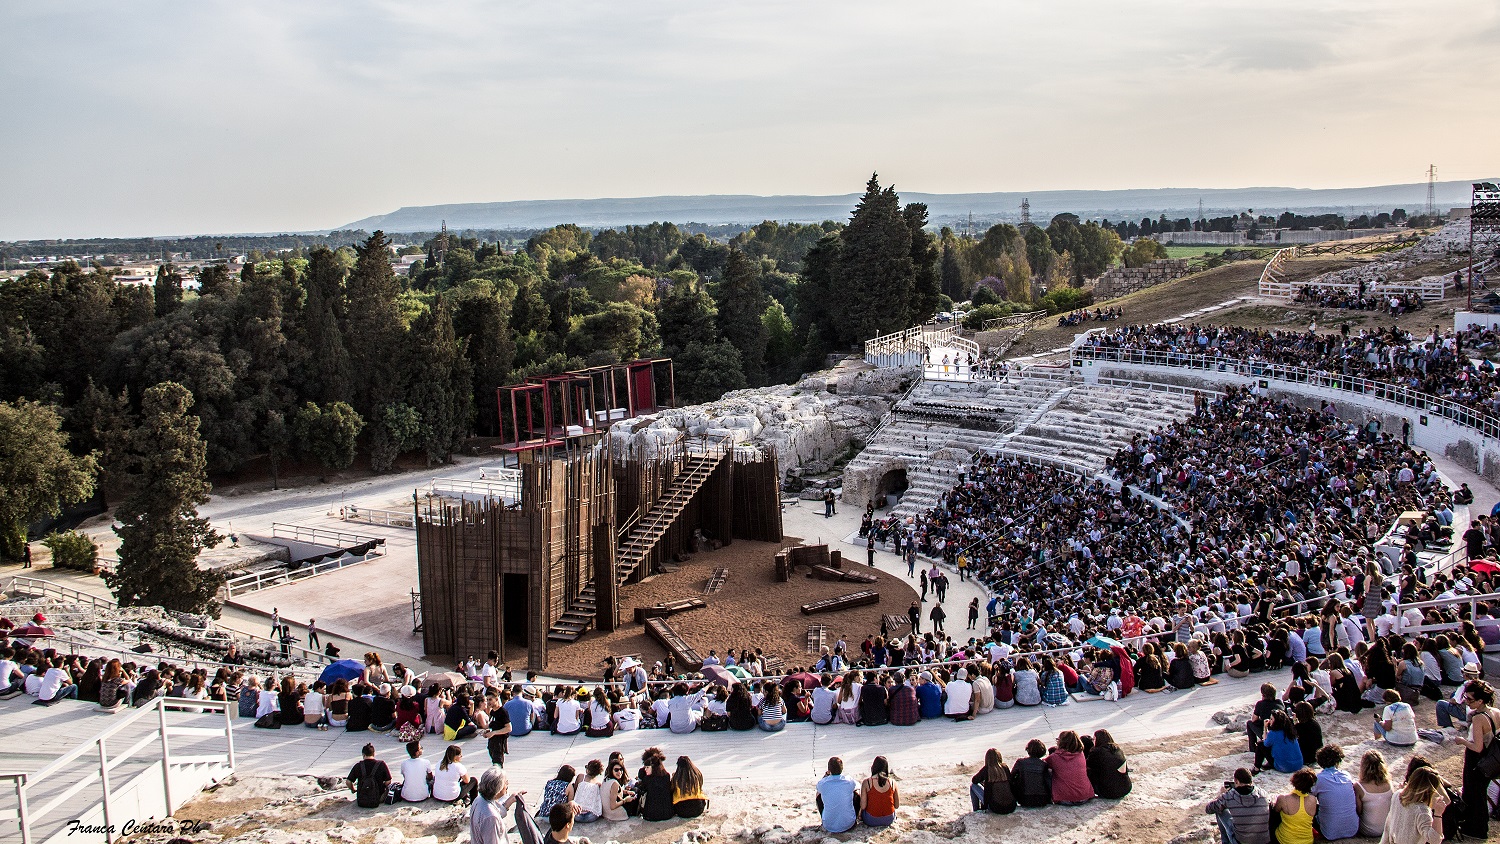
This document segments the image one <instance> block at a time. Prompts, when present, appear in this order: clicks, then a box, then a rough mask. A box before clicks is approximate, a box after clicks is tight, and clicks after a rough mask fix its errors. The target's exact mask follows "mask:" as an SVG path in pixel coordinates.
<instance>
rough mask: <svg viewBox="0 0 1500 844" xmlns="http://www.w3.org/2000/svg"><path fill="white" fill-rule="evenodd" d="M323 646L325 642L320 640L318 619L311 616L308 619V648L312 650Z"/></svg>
mask: <svg viewBox="0 0 1500 844" xmlns="http://www.w3.org/2000/svg"><path fill="white" fill-rule="evenodd" d="M322 646H323V643H322V642H320V641H318V620H317V619H316V618H309V619H308V620H307V649H308V650H310V651H311V650H317V649H318V648H321V647H322Z"/></svg>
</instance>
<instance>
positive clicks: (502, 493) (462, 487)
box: [426, 469, 521, 503]
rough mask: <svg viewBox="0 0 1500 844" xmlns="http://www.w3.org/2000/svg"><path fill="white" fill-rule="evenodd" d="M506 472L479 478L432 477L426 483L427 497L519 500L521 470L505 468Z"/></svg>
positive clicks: (513, 501) (512, 501)
mask: <svg viewBox="0 0 1500 844" xmlns="http://www.w3.org/2000/svg"><path fill="white" fill-rule="evenodd" d="M504 472H505V473H506V474H504V475H500V476H497V477H495V478H489V477H485V478H483V479H481V480H474V479H472V478H434V479H433V481H432V483H430V484H428V485H427V493H426V494H427V497H429V498H468V497H478V498H498V499H500V500H502V501H505V502H507V503H515V502H517V501H520V500H521V470H520V469H506V470H504Z"/></svg>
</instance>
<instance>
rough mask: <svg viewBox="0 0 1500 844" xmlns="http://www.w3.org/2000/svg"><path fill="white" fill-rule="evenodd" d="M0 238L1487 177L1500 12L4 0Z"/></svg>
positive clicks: (962, 1) (990, 4) (1418, 7)
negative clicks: (509, 213) (471, 207)
mask: <svg viewBox="0 0 1500 844" xmlns="http://www.w3.org/2000/svg"><path fill="white" fill-rule="evenodd" d="M0 32H3V33H5V36H4V38H3V43H4V49H3V50H0V79H3V80H4V84H3V85H0V110H3V113H4V114H5V115H6V118H7V119H6V120H5V121H4V124H3V128H0V239H7V240H8V239H21V238H54V237H87V236H139V235H171V234H194V233H234V232H270V231H300V230H313V229H324V228H330V227H333V226H337V225H340V224H342V223H347V222H349V221H352V220H355V219H358V218H361V217H365V216H368V215H372V214H379V213H384V212H389V211H392V210H395V209H396V208H398V207H401V206H407V205H431V204H440V203H454V202H497V201H505V200H517V199H565V198H594V197H630V196H660V195H673V194H757V195H775V194H844V193H852V192H857V191H859V190H861V189H862V188H863V186H864V183H865V180H866V179H868V178H869V175H870V173H871V172H872V171H877V170H878V171H879V172H880V175H881V181H882V183H888V184H895V185H896V186H897V188H898V190H910V191H927V192H935V193H960V192H980V191H1010V190H1053V189H1073V188H1101V189H1115V188H1151V187H1199V188H1204V187H1247V186H1267V185H1278V186H1279V185H1285V186H1293V187H1355V186H1363V185H1379V184H1394V183H1410V182H1419V181H1423V180H1424V173H1425V171H1426V168H1427V165H1428V164H1436V165H1437V168H1438V177H1439V178H1440V179H1465V178H1477V177H1482V176H1484V175H1485V174H1493V173H1494V172H1495V171H1496V170H1497V169H1500V167H1497V163H1500V162H1497V159H1500V109H1496V108H1494V105H1495V103H1496V102H1497V97H1500V49H1497V48H1496V45H1497V44H1500V4H1496V3H1495V2H1494V0H1444V2H1434V3H1412V2H1410V0H1401V2H1389V0H1358V2H1352V1H1351V2H1346V0H1317V2H1311V3H1310V2H1307V0H1261V1H1260V2H1257V3H1254V4H1248V3H1233V4H1231V3H1225V2H1204V0H1131V2H1120V0H1071V2H1066V3H1061V2H1036V0H1029V2H1011V0H982V1H981V2H968V0H949V2H945V3H941V4H929V3H911V2H887V0H853V1H852V2H844V0H817V2H808V1H807V0H797V2H783V0H757V2H753V3H750V2H740V3H730V2H703V1H702V0H698V2H688V1H687V0H629V1H628V2H621V0H602V1H601V2H591V1H588V0H580V1H579V2H557V0H552V2H526V1H525V0H514V2H502V3H495V2H488V3H486V2H463V0H451V2H450V0H421V2H416V0H412V2H404V3H398V2H366V3H349V2H319V3H308V2H305V0H301V2H282V0H256V2H252V3H245V2H234V3H221V2H206V1H205V0H195V2H192V3H181V2H176V3H158V2H149V0H141V2H133V3H129V4H122V3H113V2H111V3H104V2H68V0H60V1H59V2H47V3H6V4H3V5H0Z"/></svg>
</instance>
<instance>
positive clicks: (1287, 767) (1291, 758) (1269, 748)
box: [1255, 709, 1303, 774]
mask: <svg viewBox="0 0 1500 844" xmlns="http://www.w3.org/2000/svg"><path fill="white" fill-rule="evenodd" d="M1266 762H1269V763H1270V764H1269V765H1267V764H1265V763H1266ZM1302 765H1303V759H1302V746H1301V745H1300V744H1298V743H1297V728H1296V727H1295V726H1293V725H1292V721H1291V719H1290V718H1288V717H1287V715H1286V710H1285V709H1278V710H1276V712H1274V713H1273V714H1272V715H1271V723H1270V725H1269V726H1268V727H1267V728H1266V737H1265V738H1264V739H1263V740H1262V741H1261V751H1260V752H1259V753H1258V754H1256V760H1255V771H1256V773H1259V772H1260V771H1264V770H1265V769H1266V768H1268V767H1274V768H1275V769H1276V770H1278V771H1280V772H1282V773H1283V774H1290V773H1292V772H1293V771H1296V770H1299V769H1301V768H1302Z"/></svg>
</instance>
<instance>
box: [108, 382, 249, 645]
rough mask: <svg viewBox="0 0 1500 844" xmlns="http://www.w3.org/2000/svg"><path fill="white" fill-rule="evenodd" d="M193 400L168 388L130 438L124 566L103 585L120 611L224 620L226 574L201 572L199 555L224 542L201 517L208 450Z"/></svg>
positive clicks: (160, 389)
mask: <svg viewBox="0 0 1500 844" xmlns="http://www.w3.org/2000/svg"><path fill="white" fill-rule="evenodd" d="M191 404H192V394H191V393H189V392H188V390H187V388H186V387H184V386H182V385H181V384H177V383H174V382H171V381H166V382H163V383H161V384H157V385H156V386H154V387H152V388H150V389H149V390H147V391H146V393H145V395H144V396H142V398H141V415H140V423H139V424H138V425H137V426H136V428H135V430H134V431H133V432H132V435H131V454H130V459H131V464H132V465H131V480H132V486H133V490H132V492H131V493H130V495H129V496H128V497H127V498H126V499H125V500H124V501H123V502H122V503H121V504H120V508H119V510H118V511H117V512H116V514H115V518H116V519H117V520H118V521H119V522H120V525H119V527H116V528H115V533H116V534H117V535H118V536H119V537H120V550H119V557H120V562H119V565H118V567H117V568H116V570H115V571H114V572H113V573H106V574H105V582H106V583H107V584H108V585H109V588H110V589H111V590H112V591H113V592H114V593H115V597H116V599H117V600H118V601H119V602H120V604H121V605H122V606H160V607H165V608H167V609H170V610H178V611H180V612H189V613H202V612H209V613H212V614H214V615H217V614H218V600H217V595H218V591H219V587H220V586H221V585H222V584H223V582H224V578H223V576H222V575H219V574H216V573H214V572H207V571H202V570H200V569H199V568H198V554H199V552H201V551H202V550H203V549H205V548H212V547H214V546H215V545H217V544H218V543H219V541H220V540H221V539H222V537H220V536H219V534H218V533H216V532H215V531H214V529H213V528H212V527H211V526H210V525H209V523H208V520H207V519H205V518H203V517H201V516H199V515H198V505H199V504H204V503H206V502H207V501H208V493H209V489H210V487H209V484H208V458H207V448H206V447H205V446H204V444H203V440H202V438H201V437H199V436H198V419H197V417H195V416H193V415H192V414H190V413H188V408H189V406H190V405H191Z"/></svg>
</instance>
